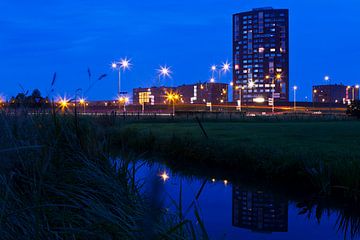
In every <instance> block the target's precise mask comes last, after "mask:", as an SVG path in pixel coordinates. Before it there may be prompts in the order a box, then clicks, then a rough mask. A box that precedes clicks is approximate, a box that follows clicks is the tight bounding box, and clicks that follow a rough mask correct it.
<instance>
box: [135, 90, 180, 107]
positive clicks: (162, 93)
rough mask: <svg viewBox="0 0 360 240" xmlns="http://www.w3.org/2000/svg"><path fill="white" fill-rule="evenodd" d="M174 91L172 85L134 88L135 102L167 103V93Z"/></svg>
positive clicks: (149, 103) (147, 103)
mask: <svg viewBox="0 0 360 240" xmlns="http://www.w3.org/2000/svg"><path fill="white" fill-rule="evenodd" d="M172 91H174V88H171V87H164V86H162V87H151V88H134V89H133V103H134V104H145V105H159V104H165V103H166V94H167V93H169V92H172Z"/></svg>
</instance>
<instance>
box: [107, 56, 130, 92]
mask: <svg viewBox="0 0 360 240" xmlns="http://www.w3.org/2000/svg"><path fill="white" fill-rule="evenodd" d="M131 65H132V64H131V60H130V59H128V58H122V59H120V61H119V62H113V63H111V68H112V69H113V70H118V94H119V95H120V94H121V70H123V72H125V70H127V69H130V67H131Z"/></svg>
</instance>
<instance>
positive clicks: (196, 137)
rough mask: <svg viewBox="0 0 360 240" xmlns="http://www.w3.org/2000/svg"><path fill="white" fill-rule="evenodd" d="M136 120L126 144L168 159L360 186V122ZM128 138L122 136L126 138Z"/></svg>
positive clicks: (317, 183) (325, 183)
mask: <svg viewBox="0 0 360 240" xmlns="http://www.w3.org/2000/svg"><path fill="white" fill-rule="evenodd" d="M202 124H203V127H204V129H205V131H206V133H207V135H208V136H209V139H207V138H206V137H205V136H204V134H203V132H202V130H201V128H200V127H199V124H198V123H197V122H183V123H181V122H176V123H164V122H162V123H156V122H153V123H151V122H149V123H133V124H129V125H127V126H126V128H125V129H126V131H127V133H123V134H122V135H123V136H126V143H125V144H126V145H127V146H129V147H130V148H136V149H138V150H140V151H143V152H151V153H152V154H154V152H155V155H156V154H159V155H161V156H162V157H164V158H165V159H168V161H173V162H175V161H177V162H182V163H197V164H201V165H203V166H209V167H211V168H219V169H225V170H226V169H232V170H234V169H239V173H240V171H242V172H247V173H249V174H254V175H262V176H264V177H268V178H279V179H280V180H289V181H290V182H291V181H299V180H304V183H305V182H306V183H308V182H309V181H310V182H312V183H313V185H314V186H316V188H320V189H323V190H324V191H325V190H326V189H329V188H331V187H333V186H341V187H345V188H347V189H356V191H357V189H360V188H359V186H360V177H359V175H360V136H359V133H360V122H358V121H289V122H284V121H282V122H204V123H202ZM124 142H125V141H123V143H124Z"/></svg>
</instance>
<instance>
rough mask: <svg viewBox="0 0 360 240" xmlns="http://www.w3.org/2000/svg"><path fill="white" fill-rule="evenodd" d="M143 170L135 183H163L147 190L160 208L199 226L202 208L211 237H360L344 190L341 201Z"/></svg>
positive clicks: (357, 211) (358, 219)
mask: <svg viewBox="0 0 360 240" xmlns="http://www.w3.org/2000/svg"><path fill="white" fill-rule="evenodd" d="M141 166H142V167H139V168H137V167H136V169H138V170H137V171H136V172H137V173H136V174H137V179H143V181H144V182H146V183H150V182H152V181H150V179H149V177H150V178H155V179H156V180H157V182H158V184H159V186H158V187H159V189H155V190H156V191H153V189H151V191H149V192H151V193H152V194H153V195H155V196H157V197H158V198H159V199H155V200H156V201H155V203H157V202H162V203H165V205H163V204H161V206H163V207H166V209H170V210H169V211H171V209H172V211H173V212H174V213H180V214H181V216H182V217H188V218H190V219H192V220H193V221H194V222H196V223H198V222H199V221H198V219H197V217H193V216H192V215H193V214H194V209H195V208H196V210H198V209H199V215H201V221H203V222H204V226H205V228H206V230H207V231H208V233H209V235H210V236H211V239H219V238H221V239H236V238H245V239H277V240H278V239H309V240H310V239H359V232H360V204H359V200H358V199H354V198H353V199H349V198H346V196H344V193H343V192H342V193H341V194H338V195H340V196H339V197H338V198H334V193H332V194H331V195H330V194H329V195H325V196H322V197H321V196H319V194H316V193H313V194H312V195H311V196H308V195H307V196H303V195H301V194H298V195H292V194H291V193H290V192H289V191H285V190H282V189H281V188H276V189H275V190H274V188H271V187H269V186H268V185H264V184H256V183H250V184H249V183H244V182H241V181H235V180H233V178H231V177H226V178H225V177H221V176H216V178H215V177H214V176H209V177H208V178H206V177H204V176H197V175H192V174H189V173H188V172H186V174H184V173H183V172H179V171H173V169H169V168H167V167H165V166H164V165H161V164H149V165H147V164H145V165H143V164H141ZM126 167H129V166H126ZM129 169H132V168H131V167H129ZM224 179H227V180H224ZM234 181H235V183H234ZM269 185H270V184H269ZM259 186H261V187H259ZM264 186H267V187H264ZM160 196H162V197H163V196H164V197H165V199H161V197H160ZM164 200H165V202H163V201H164ZM154 206H155V208H154V209H156V208H160V205H159V206H157V205H156V204H154ZM172 206H175V207H173V208H172ZM179 206H181V207H179ZM179 209H182V211H180V210H179ZM264 233H272V234H264ZM224 236H227V237H226V238H224Z"/></svg>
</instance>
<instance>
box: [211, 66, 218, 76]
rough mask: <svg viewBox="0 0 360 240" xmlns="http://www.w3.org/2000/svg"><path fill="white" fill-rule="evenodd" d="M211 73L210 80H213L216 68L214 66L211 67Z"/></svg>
mask: <svg viewBox="0 0 360 240" xmlns="http://www.w3.org/2000/svg"><path fill="white" fill-rule="evenodd" d="M210 69H211V72H212V75H211V78H212V79H213V78H215V76H214V75H215V72H216V70H217V66H216V65H212V66H211V68H210Z"/></svg>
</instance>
